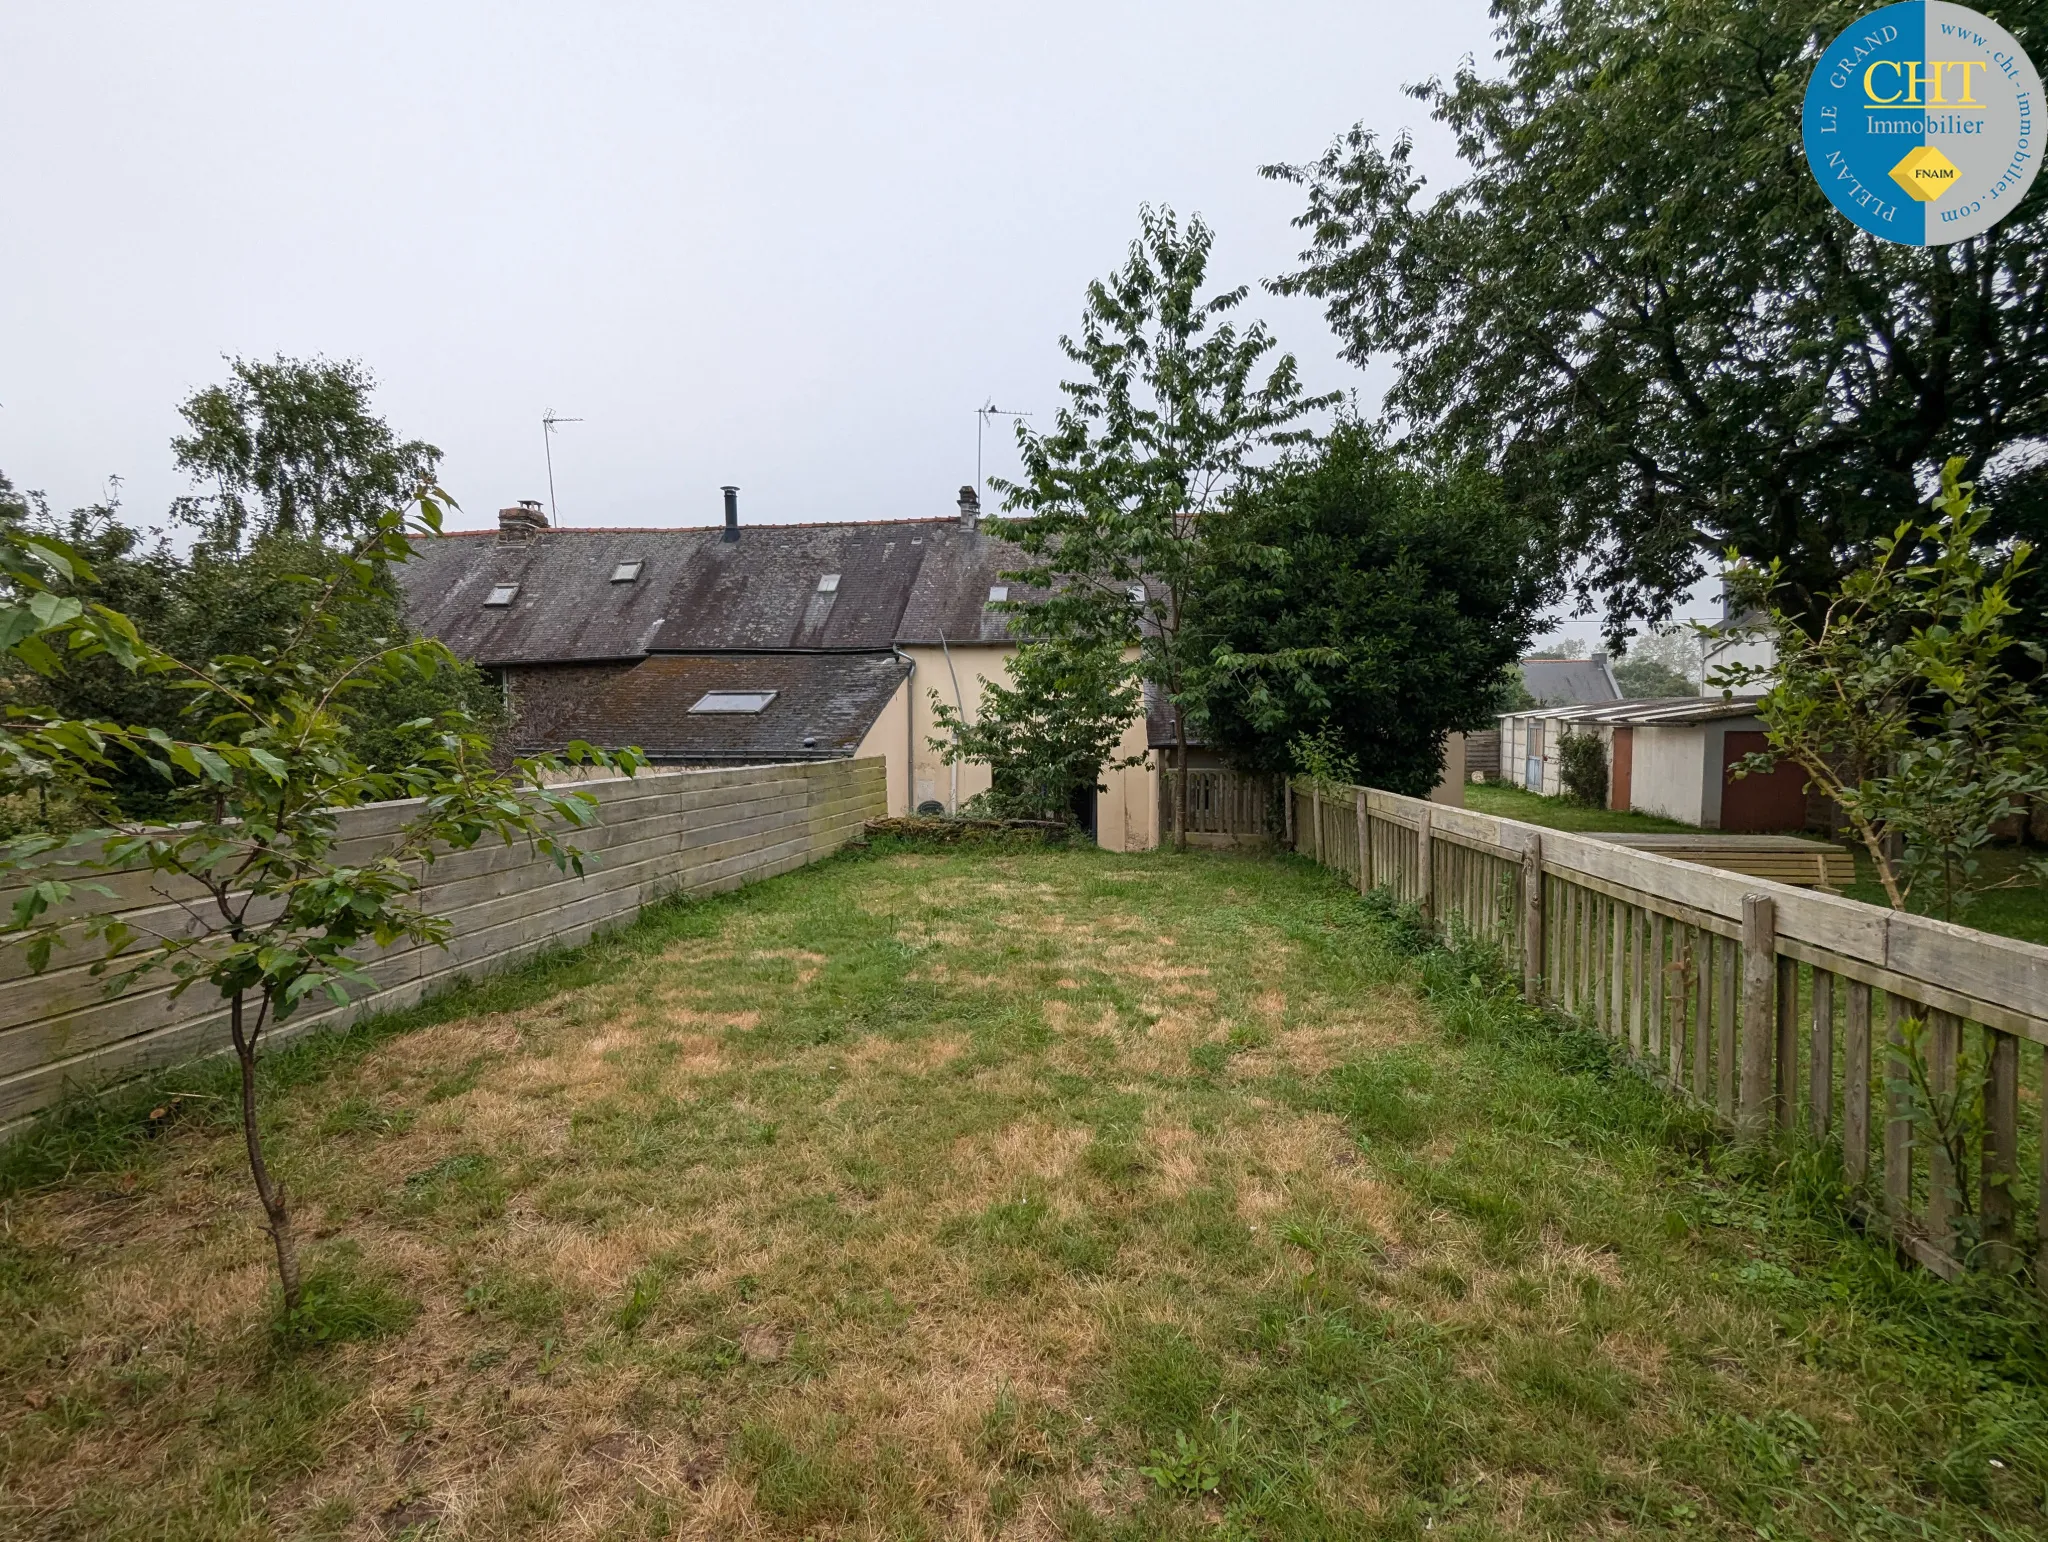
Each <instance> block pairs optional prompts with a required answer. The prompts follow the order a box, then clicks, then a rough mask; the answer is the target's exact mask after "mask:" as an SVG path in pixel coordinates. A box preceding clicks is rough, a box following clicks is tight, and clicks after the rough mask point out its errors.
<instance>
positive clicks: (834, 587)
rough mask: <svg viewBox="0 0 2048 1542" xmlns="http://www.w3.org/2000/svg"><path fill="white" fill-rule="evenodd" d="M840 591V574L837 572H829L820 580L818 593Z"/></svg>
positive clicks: (835, 592)
mask: <svg viewBox="0 0 2048 1542" xmlns="http://www.w3.org/2000/svg"><path fill="white" fill-rule="evenodd" d="M838 592H839V575H838V574H837V573H827V574H825V575H824V576H823V577H822V578H820V579H819V580H818V593H820V594H837V593H838Z"/></svg>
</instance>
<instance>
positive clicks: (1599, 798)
mask: <svg viewBox="0 0 2048 1542" xmlns="http://www.w3.org/2000/svg"><path fill="white" fill-rule="evenodd" d="M1557 761H1558V780H1559V781H1561V782H1563V783H1564V795H1565V796H1566V797H1567V798H1569V799H1570V800H1571V801H1572V802H1574V803H1583V804H1585V805H1586V807H1588V808H1605V807H1607V742H1606V741H1605V740H1604V739H1602V738H1601V737H1600V736H1599V735H1598V734H1594V733H1582V732H1579V731H1578V730H1575V729H1571V728H1567V729H1566V730H1565V731H1564V737H1563V738H1562V739H1560V740H1559V741H1558V744H1557Z"/></svg>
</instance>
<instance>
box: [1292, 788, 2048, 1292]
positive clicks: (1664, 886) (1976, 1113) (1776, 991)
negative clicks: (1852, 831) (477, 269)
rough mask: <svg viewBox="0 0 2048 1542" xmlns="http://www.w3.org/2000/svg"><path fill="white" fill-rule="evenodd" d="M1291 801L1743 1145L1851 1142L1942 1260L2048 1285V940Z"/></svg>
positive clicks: (1348, 850) (1467, 829)
mask: <svg viewBox="0 0 2048 1542" xmlns="http://www.w3.org/2000/svg"><path fill="white" fill-rule="evenodd" d="M1287 797H1288V800H1289V806H1288V823H1289V828H1290V830H1292V831H1293V832H1294V834H1295V849H1296V850H1297V851H1299V852H1301V853H1302V854H1304V855H1306V856H1310V857H1313V858H1314V859H1315V860H1317V861H1318V862H1320V863H1321V864H1322V865H1324V866H1326V867H1330V868H1333V869H1335V870H1337V871H1339V872H1342V873H1344V874H1346V875H1347V876H1348V877H1350V878H1351V879H1352V880H1353V881H1354V882H1355V883H1356V884H1357V885H1358V887H1359V889H1360V891H1361V892H1364V891H1366V890H1370V889H1375V888H1384V889H1388V890H1390V891H1391V892H1392V893H1393V894H1394V895H1395V896H1397V897H1398V898H1399V899H1401V900H1403V901H1406V902H1409V903H1413V904H1415V905H1417V906H1419V907H1420V908H1421V909H1422V911H1423V912H1424V914H1425V915H1426V916H1427V917H1428V918H1429V919H1430V920H1432V921H1433V922H1435V923H1436V924H1437V925H1439V926H1444V927H1452V926H1455V927H1461V928H1463V929H1465V930H1467V931H1469V932H1470V933H1472V934H1474V935H1476V936H1477V937H1479V938H1480V939H1482V940H1484V941H1486V942H1489V943H1492V944H1494V945H1496V946H1497V947H1499V948H1500V949H1501V951H1502V952H1504V953H1505V954H1506V955H1507V956H1508V957H1509V958H1510V959H1512V960H1514V961H1515V962H1516V963H1517V964H1518V965H1519V967H1520V970H1521V974H1522V981H1523V988H1524V991H1525V993H1526V994H1527V995H1528V996H1529V997H1530V998H1531V999H1532V1000H1537V999H1540V1000H1544V1001H1547V1002H1550V1003H1552V1004H1554V1005H1556V1006H1557V1007H1559V1008H1561V1009H1562V1010H1564V1011H1565V1012H1568V1013H1570V1014H1572V1015H1574V1016H1576V1017H1578V1018H1579V1019H1581V1020H1582V1021H1584V1022H1586V1023H1588V1024H1590V1025H1592V1026H1594V1027H1597V1028H1598V1029H1600V1030H1601V1031H1603V1032H1605V1033H1607V1034H1609V1035H1610V1036H1612V1037H1614V1038H1616V1039H1618V1040H1620V1041H1622V1042H1623V1043H1625V1044H1626V1046H1627V1048H1628V1049H1629V1051H1630V1052H1631V1053H1632V1054H1633V1055H1634V1056H1635V1057H1636V1059H1637V1060H1638V1062H1639V1063H1640V1064H1642V1065H1643V1066H1645V1067H1646V1069H1648V1070H1649V1071H1650V1072H1651V1073H1652V1074H1653V1075H1655V1076H1656V1077H1657V1078H1658V1079H1659V1080H1660V1081H1662V1082H1663V1083H1664V1084H1665V1085H1666V1086H1667V1087H1669V1088H1670V1089H1671V1090H1672V1091H1673V1092H1674V1093H1676V1094H1678V1095H1680V1096H1683V1097H1686V1098H1690V1099H1693V1100H1695V1101H1696V1102H1698V1103H1700V1104H1703V1105H1705V1106H1706V1107H1708V1108H1710V1109H1712V1110H1713V1111H1714V1113H1715V1114H1716V1116H1717V1117H1718V1118H1719V1119H1720V1120H1721V1121H1722V1122H1723V1123H1724V1124H1725V1125H1726V1126H1727V1127H1728V1128H1730V1129H1731V1130H1733V1131H1734V1132H1735V1133H1736V1134H1737V1135H1739V1136H1741V1137H1744V1138H1750V1139H1760V1138H1762V1137H1763V1136H1765V1135H1766V1134H1769V1133H1771V1132H1773V1131H1775V1132H1778V1133H1781V1134H1786V1135H1790V1134H1792V1133H1794V1132H1799V1133H1802V1134H1803V1135H1804V1136H1806V1137H1807V1138H1810V1139H1812V1140H1815V1141H1819V1142H1832V1143H1834V1144H1835V1145H1836V1146H1837V1147H1838V1148H1839V1150H1840V1152H1841V1157H1842V1164H1843V1168H1844V1170H1845V1172H1846V1174H1847V1176H1848V1178H1849V1180H1850V1182H1851V1183H1852V1184H1853V1185H1854V1186H1855V1187H1856V1190H1857V1192H1858V1194H1859V1195H1860V1196H1861V1201H1860V1202H1861V1204H1862V1206H1863V1208H1864V1211H1865V1214H1866V1215H1867V1216H1868V1218H1869V1219H1870V1220H1871V1221H1872V1222H1873V1223H1874V1224H1876V1225H1879V1226H1881V1227H1883V1228H1884V1229H1885V1230H1887V1231H1888V1232H1889V1233H1890V1234H1891V1235H1892V1236H1893V1237H1894V1238H1895V1239H1896V1241H1897V1242H1898V1244H1899V1246H1900V1247H1901V1248H1902V1249H1903V1250H1904V1251H1905V1252H1906V1253H1907V1254H1908V1255H1909V1256H1911V1257H1912V1258H1914V1259H1916V1260H1917V1261H1918V1262H1920V1263H1921V1264H1923V1265H1925V1266H1926V1267H1928V1268H1930V1269H1932V1270H1934V1271H1935V1272H1937V1273H1939V1274H1942V1275H1944V1276H1947V1277H1954V1276H1955V1275H1956V1274H1957V1273H1959V1272H1960V1271H1961V1270H1962V1269H1964V1268H1967V1267H1984V1268H1993V1269H2009V1268H2014V1267H2017V1266H2020V1265H2022V1264H2023V1263H2026V1262H2029V1261H2031V1263H2032V1264H2033V1267H2034V1270H2035V1277H2036V1280H2037V1282H2039V1283H2042V1284H2043V1285H2044V1287H2048V1096H2044V1093H2048V948H2044V947H2039V946H2036V945H2034V944H2032V943H2025V942H2018V941H2015V940H2012V939H2010V938H2005V937H1996V936H1992V935H1990V934H1988V933H1985V932H1979V931H1974V930H1972V929H1970V928H1968V927H1962V926H1954V925H1950V924H1948V923H1946V922H1943V921H1935V920H1930V919H1927V918H1926V917H1922V916H1912V915H1904V914H1901V913H1899V912H1896V911H1891V910H1885V909H1881V908H1879V907H1877V906H1874V905H1866V904H1863V903H1861V902H1860V901H1856V900H1850V899H1843V898H1841V897H1839V896H1836V895H1830V894H1821V893H1815V892H1814V891H1812V890H1808V889H1796V888H1792V887H1789V886H1787V885H1784V884H1778V883H1772V882H1769V881H1767V880H1762V879H1757V878H1751V877H1745V876H1743V875H1741V874H1735V873H1725V872H1717V871H1715V870H1713V869H1710V868H1705V867H1699V866H1696V865H1693V864H1691V863H1686V862H1677V861H1673V860H1671V859H1669V858H1665V857H1660V856H1657V855H1655V854H1654V853H1651V852H1645V851H1632V850H1629V849H1628V848H1626V847H1623V846H1617V845H1614V844H1612V843H1610V842H1607V841H1603V840H1599V839H1596V838H1594V837H1591V836H1582V835H1571V834H1567V833H1565V832H1562V831H1558V830H1549V829H1542V828H1539V827H1538V826H1535V825H1528V824H1523V823H1522V822H1521V821H1519V820H1513V819H1501V818H1497V817H1494V816H1492V815H1488V814H1480V813H1475V812H1473V811H1471V810H1468V809H1457V808H1447V807H1444V806H1442V805H1440V804H1432V803H1428V802H1425V801H1423V800H1421V799H1419V798H1404V797H1399V796H1396V795H1395V794H1392V793H1384V792H1376V791H1371V790H1369V789H1366V788H1362V787H1347V788H1343V789H1331V788H1327V787H1325V788H1315V787H1310V786H1303V785H1296V786H1291V787H1290V788H1289V789H1288V793H1287ZM1916 1039H1917V1040H1918V1041H1919V1044H1920V1048H1919V1049H1918V1050H1917V1051H1915V1050H1914V1049H1913V1048H1912V1044H1913V1042H1914V1041H1915V1040H1916ZM1916 1079H1917V1080H1918V1081H1919V1082H1920V1083H1922V1084H1923V1086H1922V1090H1921V1091H1919V1092H1918V1093H1915V1092H1914V1091H1912V1090H1910V1089H1911V1088H1912V1087H1913V1086H1914V1084H1915V1082H1916ZM1930 1100H1931V1102H1932V1103H1933V1104H1934V1105H1937V1106H1940V1107H1942V1108H1943V1109H1944V1114H1943V1117H1941V1118H1940V1119H1938V1120H1937V1119H1930V1118H1929V1117H1928V1116H1927V1115H1926V1113H1925V1112H1924V1111H1923V1112H1921V1113H1920V1114H1919V1115H1918V1116H1917V1117H1916V1113H1915V1105H1916V1102H1918V1103H1919V1105H1920V1106H1921V1108H1922V1109H1923V1110H1924V1108H1925V1107H1926V1106H1927V1105H1928V1103H1929V1101H1930Z"/></svg>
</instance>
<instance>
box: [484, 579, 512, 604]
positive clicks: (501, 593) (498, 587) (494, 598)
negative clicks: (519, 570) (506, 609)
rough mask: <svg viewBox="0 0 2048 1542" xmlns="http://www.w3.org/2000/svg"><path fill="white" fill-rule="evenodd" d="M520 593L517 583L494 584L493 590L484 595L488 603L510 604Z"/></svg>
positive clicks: (485, 601)
mask: <svg viewBox="0 0 2048 1542" xmlns="http://www.w3.org/2000/svg"><path fill="white" fill-rule="evenodd" d="M518 593H519V585H517V584H493V585H492V586H491V592H490V593H489V594H487V595H485V596H484V603H485V604H486V605H510V604H511V603H512V601H513V599H514V598H515V597H516V596H517V595H518Z"/></svg>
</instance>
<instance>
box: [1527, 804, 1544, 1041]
mask: <svg viewBox="0 0 2048 1542" xmlns="http://www.w3.org/2000/svg"><path fill="white" fill-rule="evenodd" d="M1522 994H1523V995H1524V996H1525V997H1527V998H1528V999H1529V1001H1530V1003H1531V1004H1532V1005H1533V1004H1534V1003H1536V1002H1539V1001H1541V1000H1542V999H1543V837H1542V836H1540V835H1538V834H1536V833H1535V832H1534V831H1531V832H1530V834H1529V845H1528V849H1527V850H1525V851H1524V852H1523V853H1522Z"/></svg>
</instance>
